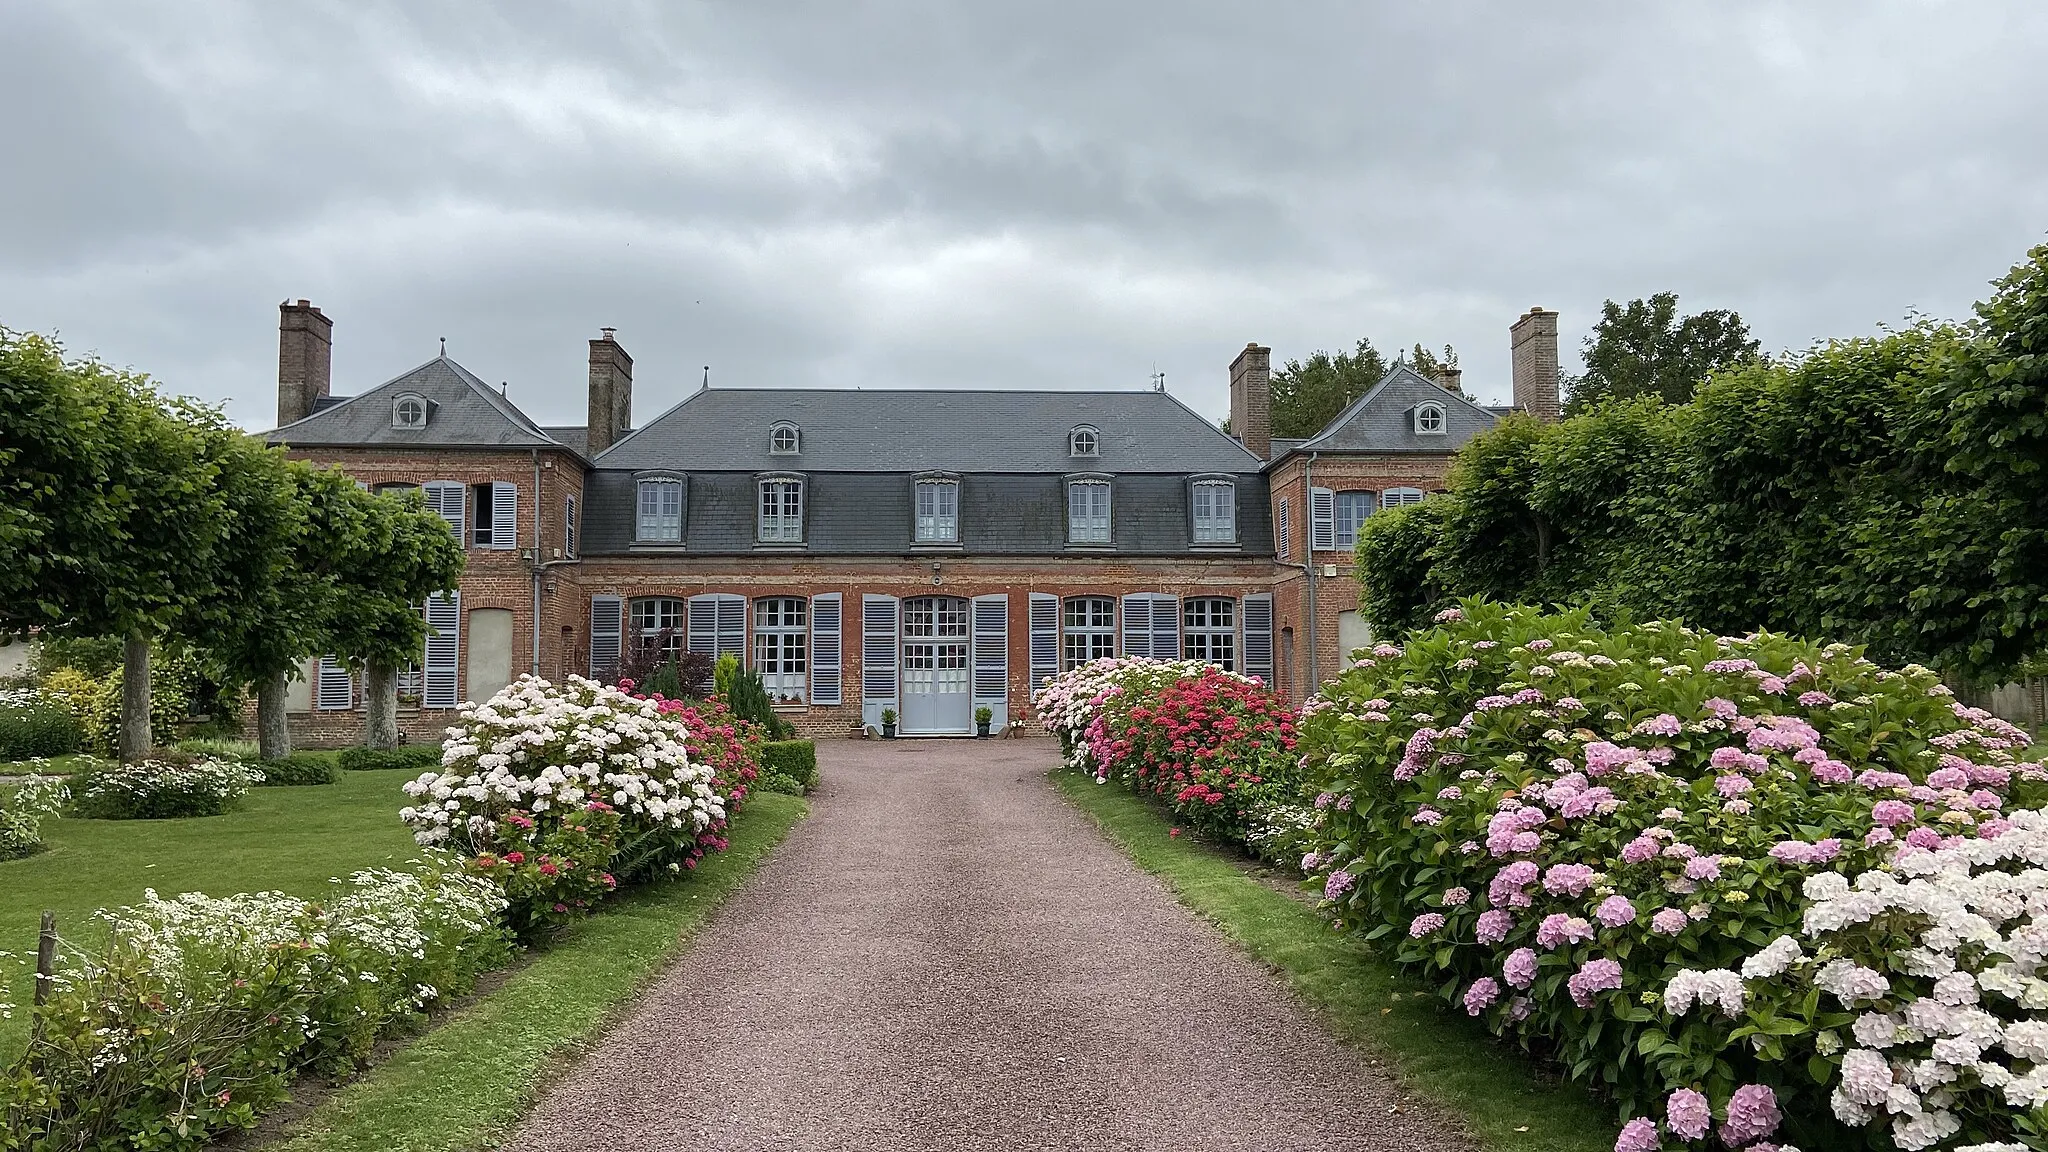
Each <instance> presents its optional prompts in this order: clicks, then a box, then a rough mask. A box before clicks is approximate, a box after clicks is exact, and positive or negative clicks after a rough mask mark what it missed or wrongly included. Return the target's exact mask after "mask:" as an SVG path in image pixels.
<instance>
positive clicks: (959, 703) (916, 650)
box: [899, 596, 974, 736]
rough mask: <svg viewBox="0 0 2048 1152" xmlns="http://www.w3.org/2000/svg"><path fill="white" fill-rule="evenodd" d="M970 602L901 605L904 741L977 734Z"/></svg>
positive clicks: (926, 600) (914, 600)
mask: <svg viewBox="0 0 2048 1152" xmlns="http://www.w3.org/2000/svg"><path fill="white" fill-rule="evenodd" d="M970 620H971V617H970V616H969V613H968V603H967V601H965V600H963V599H960V598H958V597H954V596H914V597H911V598H910V599H907V600H905V601H904V602H903V665H902V667H903V682H902V683H903V688H902V692H903V716H902V721H903V722H902V725H901V726H900V728H899V731H901V732H902V733H903V734H904V735H906V736H967V735H971V734H972V733H973V732H974V690H973V676H972V674H971V673H970V672H969V668H970V666H971V663H972V652H973V632H972V626H971V624H970Z"/></svg>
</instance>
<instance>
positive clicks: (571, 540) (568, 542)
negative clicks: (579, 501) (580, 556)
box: [562, 496, 576, 558]
mask: <svg viewBox="0 0 2048 1152" xmlns="http://www.w3.org/2000/svg"><path fill="white" fill-rule="evenodd" d="M562 555H564V556H568V557H571V558H573V557H575V555H576V498H575V497H574V496H571V497H569V502H568V504H567V505H566V506H564V508H563V510H562Z"/></svg>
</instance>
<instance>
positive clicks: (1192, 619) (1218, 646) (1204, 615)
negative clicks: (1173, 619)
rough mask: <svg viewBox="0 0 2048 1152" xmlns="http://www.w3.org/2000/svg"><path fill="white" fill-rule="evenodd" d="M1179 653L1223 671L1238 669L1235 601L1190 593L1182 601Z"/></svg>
mask: <svg viewBox="0 0 2048 1152" xmlns="http://www.w3.org/2000/svg"><path fill="white" fill-rule="evenodd" d="M1180 652H1181V655H1182V656H1184V657H1186V658H1187V659H1189V660H1206V661H1208V662H1209V663H1211V664H1214V665H1216V666H1217V667H1219V668H1222V669H1223V670H1224V671H1226V672H1235V671H1237V601H1235V600H1232V599H1230V598H1229V597H1227V596H1191V597H1189V598H1188V599H1186V600H1183V601H1181V610H1180Z"/></svg>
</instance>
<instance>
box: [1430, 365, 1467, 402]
mask: <svg viewBox="0 0 2048 1152" xmlns="http://www.w3.org/2000/svg"><path fill="white" fill-rule="evenodd" d="M1436 382H1437V386H1438V387H1440V388H1442V389H1443V390H1444V391H1446V392H1456V393H1457V394H1458V395H1460V396H1463V395H1464V394H1465V370H1464V369H1463V368H1448V367H1446V368H1438V369H1437V370H1436Z"/></svg>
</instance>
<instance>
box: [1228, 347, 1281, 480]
mask: <svg viewBox="0 0 2048 1152" xmlns="http://www.w3.org/2000/svg"><path fill="white" fill-rule="evenodd" d="M1230 433H1231V435H1233V436H1235V437H1237V441H1238V443H1240V444H1243V445H1244V446H1245V447H1246V448H1247V449H1249V450H1250V451H1251V453H1252V455H1254V456H1257V457H1258V458H1259V459H1261V460H1270V459H1272V458H1273V350H1272V349H1271V348H1266V347H1263V346H1261V345H1259V344H1258V343H1256V342H1254V343H1251V344H1247V345H1245V346H1244V351H1242V352H1239V353H1238V354H1237V359H1235V360H1233V361H1231V362H1230Z"/></svg>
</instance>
